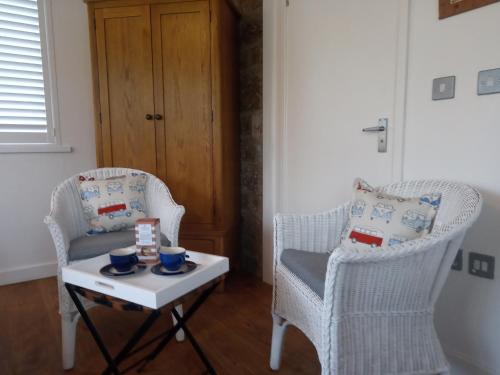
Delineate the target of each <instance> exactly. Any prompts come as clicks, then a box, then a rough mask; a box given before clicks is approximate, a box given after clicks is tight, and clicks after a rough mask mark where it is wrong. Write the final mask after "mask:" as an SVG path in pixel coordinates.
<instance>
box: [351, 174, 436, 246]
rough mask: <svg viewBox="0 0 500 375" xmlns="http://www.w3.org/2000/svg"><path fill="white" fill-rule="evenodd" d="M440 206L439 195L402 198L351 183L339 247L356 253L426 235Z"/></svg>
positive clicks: (357, 181)
mask: <svg viewBox="0 0 500 375" xmlns="http://www.w3.org/2000/svg"><path fill="white" fill-rule="evenodd" d="M440 203H441V195H440V194H425V195H422V196H420V197H415V198H402V197H397V196H393V195H389V194H386V193H380V192H376V191H374V190H373V188H372V187H371V186H370V185H368V184H367V183H366V182H365V181H363V180H361V179H357V180H356V181H355V182H354V197H353V201H352V204H351V209H350V212H349V220H348V223H347V226H346V228H345V230H344V232H343V234H342V241H341V244H342V246H344V247H348V248H353V249H357V250H363V249H380V248H388V247H391V246H394V245H397V244H399V243H401V242H404V241H409V240H413V239H416V238H419V237H422V236H424V235H425V234H427V233H430V231H431V228H432V224H433V222H434V218H435V217H436V213H437V210H438V208H439V205H440Z"/></svg>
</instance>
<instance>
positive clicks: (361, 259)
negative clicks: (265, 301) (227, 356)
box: [270, 181, 482, 375]
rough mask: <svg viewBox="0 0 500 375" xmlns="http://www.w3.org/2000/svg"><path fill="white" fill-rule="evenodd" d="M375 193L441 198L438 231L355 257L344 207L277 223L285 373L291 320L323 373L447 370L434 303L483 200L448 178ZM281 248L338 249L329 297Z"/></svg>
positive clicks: (277, 301) (277, 328)
mask: <svg viewBox="0 0 500 375" xmlns="http://www.w3.org/2000/svg"><path fill="white" fill-rule="evenodd" d="M377 190H378V191H384V192H387V193H391V194H395V195H400V196H403V197H415V196H419V195H422V194H424V193H430V192H440V193H442V197H443V199H442V204H441V207H440V208H439V211H438V214H437V217H436V221H435V225H434V228H433V231H432V233H431V234H430V235H428V236H426V237H425V238H422V239H418V240H413V241H409V242H406V243H402V244H400V245H397V246H394V247H393V248H391V249H390V250H387V251H380V252H370V253H366V252H365V253H361V252H359V253H358V252H355V251H349V250H345V249H342V248H338V245H339V242H340V235H341V232H342V229H343V228H344V226H345V224H346V220H347V218H348V211H349V204H348V203H347V204H345V205H343V206H341V207H338V208H336V209H334V210H332V211H328V212H324V213H320V214H316V215H277V216H276V217H275V231H274V234H275V243H274V246H275V249H274V293H273V305H272V315H273V323H274V324H273V341H272V349H271V360H270V365H271V368H272V369H274V370H278V369H279V366H280V358H281V349H282V343H283V337H284V334H285V331H286V327H287V326H288V325H289V324H292V325H294V326H296V327H298V328H299V329H300V330H301V331H302V332H304V334H305V335H306V336H307V337H308V338H309V339H310V340H311V341H312V343H313V344H314V346H315V347H316V350H317V353H318V356H319V360H320V363H321V368H322V374H323V375H329V374H335V375H388V374H440V373H448V372H449V364H448V362H447V360H446V358H445V356H444V354H443V351H442V348H441V345H440V343H439V339H438V337H437V334H436V331H435V329H434V324H433V312H434V305H435V302H436V300H437V298H438V296H439V293H440V291H441V289H442V287H443V284H444V282H445V280H446V278H447V275H448V272H449V270H450V266H451V264H452V262H453V259H454V257H455V255H456V253H457V250H458V248H459V246H460V245H461V243H462V240H463V238H464V235H465V233H466V231H467V229H468V228H469V227H470V226H471V225H472V223H473V222H474V221H475V220H476V218H477V217H478V215H479V212H480V210H481V204H482V199H481V195H480V194H479V193H478V192H477V191H476V190H475V189H473V188H471V187H469V186H467V185H463V184H459V183H451V182H446V181H411V182H401V183H394V184H391V185H388V186H384V187H381V188H378V189H377ZM284 249H297V250H305V251H310V252H319V253H325V252H328V251H332V250H334V249H335V250H334V251H333V253H332V255H331V256H330V257H329V258H328V266H327V273H326V281H325V291H324V297H323V299H321V298H320V297H319V296H318V295H317V294H316V293H314V292H313V291H312V290H311V289H310V288H309V287H308V286H307V285H306V284H305V283H303V282H302V281H301V279H300V278H299V277H297V276H296V275H294V274H293V273H292V272H290V271H289V270H288V269H287V268H286V267H285V266H284V265H283V264H282V263H281V260H280V255H281V253H282V251H283V250H284Z"/></svg>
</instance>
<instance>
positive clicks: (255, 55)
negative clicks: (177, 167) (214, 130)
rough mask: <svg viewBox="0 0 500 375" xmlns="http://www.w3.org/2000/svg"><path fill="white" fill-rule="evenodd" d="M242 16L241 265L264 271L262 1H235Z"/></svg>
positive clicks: (255, 271)
mask: <svg viewBox="0 0 500 375" xmlns="http://www.w3.org/2000/svg"><path fill="white" fill-rule="evenodd" d="M234 3H235V5H236V6H237V8H238V9H239V10H240V12H241V19H240V46H239V47H240V127H241V129H240V130H241V133H240V142H241V144H240V146H241V237H240V238H241V253H240V254H241V257H240V260H241V266H242V269H243V270H245V271H248V272H251V273H254V274H255V275H257V276H261V274H262V0H234Z"/></svg>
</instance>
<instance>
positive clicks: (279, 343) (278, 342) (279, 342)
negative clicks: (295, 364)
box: [269, 314, 289, 371]
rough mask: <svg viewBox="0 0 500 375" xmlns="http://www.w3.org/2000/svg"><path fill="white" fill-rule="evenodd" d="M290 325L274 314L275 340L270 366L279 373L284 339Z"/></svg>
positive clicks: (272, 345)
mask: <svg viewBox="0 0 500 375" xmlns="http://www.w3.org/2000/svg"><path fill="white" fill-rule="evenodd" d="M288 325H289V323H288V322H287V321H286V320H285V319H283V318H282V317H280V316H278V315H276V314H273V339H272V344H271V358H270V361H269V366H270V367H271V370H274V371H278V370H279V368H280V363H281V353H282V350H283V338H284V337H285V332H286V329H287V327H288Z"/></svg>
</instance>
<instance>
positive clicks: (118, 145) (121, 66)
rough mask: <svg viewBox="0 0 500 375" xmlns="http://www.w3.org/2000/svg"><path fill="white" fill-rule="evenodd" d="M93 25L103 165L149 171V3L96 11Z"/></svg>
mask: <svg viewBox="0 0 500 375" xmlns="http://www.w3.org/2000/svg"><path fill="white" fill-rule="evenodd" d="M95 25H96V46H97V62H98V78H99V94H100V107H101V132H102V148H103V150H102V154H103V162H104V165H105V166H114V167H129V168H137V169H141V170H144V171H147V172H150V173H153V174H155V173H156V149H155V147H156V146H155V124H154V121H148V120H146V119H145V115H146V114H147V113H150V114H153V113H154V102H153V73H152V51H151V22H150V12H149V6H136V7H120V8H108V9H97V10H96V11H95Z"/></svg>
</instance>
